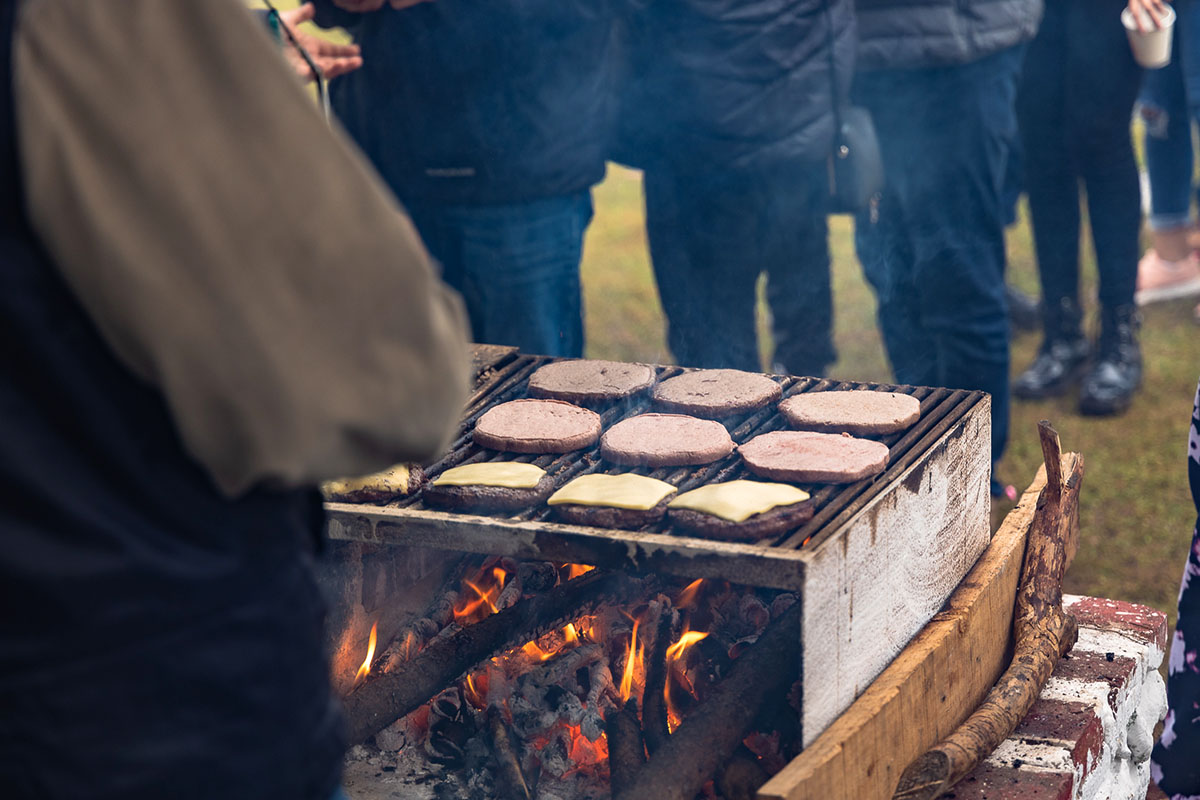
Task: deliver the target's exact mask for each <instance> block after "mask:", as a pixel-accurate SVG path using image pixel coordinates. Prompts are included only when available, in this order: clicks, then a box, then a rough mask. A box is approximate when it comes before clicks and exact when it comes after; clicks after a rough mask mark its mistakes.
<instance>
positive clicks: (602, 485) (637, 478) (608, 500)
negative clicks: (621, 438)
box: [546, 474, 678, 511]
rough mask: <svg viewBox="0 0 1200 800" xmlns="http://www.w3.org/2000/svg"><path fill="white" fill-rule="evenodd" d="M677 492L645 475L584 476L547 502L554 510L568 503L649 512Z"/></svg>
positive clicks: (664, 483) (563, 488)
mask: <svg viewBox="0 0 1200 800" xmlns="http://www.w3.org/2000/svg"><path fill="white" fill-rule="evenodd" d="M677 491H678V489H676V488H675V487H674V486H672V485H671V484H669V483H667V482H666V481H660V480H656V479H654V478H647V477H646V476H644V475H633V474H626V475H580V476H579V477H578V478H576V479H575V480H573V481H571V482H570V483H568V484H567V485H566V486H564V487H562V488H561V489H559V490H558V491H557V492H555V493H554V494H552V495H550V499H549V500H547V501H546V502H547V503H549V504H550V505H552V506H557V505H563V504H565V503H568V504H571V505H579V506H607V507H609V508H628V509H630V510H633V511H649V510H650V509H652V508H654V507H655V506H656V505H658V504H659V503H661V502H662V499H663V498H664V497H666V496H668V495H670V494H674V493H675V492H677Z"/></svg>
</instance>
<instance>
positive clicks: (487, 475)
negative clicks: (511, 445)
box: [433, 461, 546, 489]
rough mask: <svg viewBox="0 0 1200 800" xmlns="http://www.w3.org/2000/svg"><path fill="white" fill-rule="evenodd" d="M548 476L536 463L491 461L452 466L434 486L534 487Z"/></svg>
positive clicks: (439, 477) (440, 476)
mask: <svg viewBox="0 0 1200 800" xmlns="http://www.w3.org/2000/svg"><path fill="white" fill-rule="evenodd" d="M544 477H546V470H544V469H542V468H541V467H539V466H536V465H534V464H519V463H517V462H514V461H489V462H487V463H483V464H464V465H463V466H461V467H451V468H450V469H448V470H446V471H445V472H443V473H442V474H441V475H439V476H438V477H437V480H435V481H434V482H433V485H434V486H502V487H504V488H506V489H532V488H534V487H535V486H537V485H538V482H539V481H540V480H541V479H542V478H544Z"/></svg>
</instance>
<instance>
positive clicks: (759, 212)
mask: <svg viewBox="0 0 1200 800" xmlns="http://www.w3.org/2000/svg"><path fill="white" fill-rule="evenodd" d="M827 181H828V178H827V177H826V176H825V172H824V165H821V164H815V165H814V164H806V163H793V164H778V165H776V166H775V167H774V168H772V169H770V170H763V169H735V168H730V167H725V168H722V167H713V168H712V169H711V170H709V171H708V172H704V173H692V174H676V173H674V172H673V171H671V170H670V169H669V168H666V167H651V168H648V169H647V170H646V173H645V178H644V182H643V186H644V191H645V195H646V235H647V238H648V239H649V242H650V256H651V259H652V261H653V263H654V276H655V279H656V281H657V282H658V293H659V297H660V298H661V299H662V305H663V312H664V314H665V315H666V318H667V343H668V345H669V346H670V348H671V353H672V354H673V355H674V356H675V361H676V363H678V364H682V365H684V366H689V367H710V368H721V367H724V368H734V369H744V370H749V371H751V372H758V371H760V370H761V369H762V364H761V362H760V358H759V349H758V338H757V329H756V325H755V310H756V299H757V295H756V292H755V286H756V282H757V280H758V277H759V275H760V274H762V273H764V272H765V273H766V274H767V300H768V304H769V305H770V308H771V316H772V320H773V323H774V325H773V327H774V330H773V333H774V338H775V357H774V361H775V363H777V364H779V365H780V366H781V368H782V369H783V370H784V371H786V372H788V373H790V374H794V375H823V374H824V373H825V369H826V368H827V367H828V366H829V365H830V364H832V363H833V362H834V361H835V360H836V359H837V355H836V353H835V352H834V347H833V295H832V293H831V289H830V276H829V243H828V230H827V227H826V221H825V211H824V208H823V197H824V193H825V192H827V188H826V187H827Z"/></svg>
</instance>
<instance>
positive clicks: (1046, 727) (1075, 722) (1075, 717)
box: [1013, 700, 1104, 777]
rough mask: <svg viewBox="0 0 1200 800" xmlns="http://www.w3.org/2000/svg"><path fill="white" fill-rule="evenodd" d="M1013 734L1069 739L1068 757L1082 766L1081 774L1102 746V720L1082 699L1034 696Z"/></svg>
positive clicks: (1085, 772) (1034, 737)
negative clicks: (1078, 700) (1034, 698)
mask: <svg viewBox="0 0 1200 800" xmlns="http://www.w3.org/2000/svg"><path fill="white" fill-rule="evenodd" d="M1013 736H1015V737H1018V738H1024V739H1059V740H1063V741H1066V742H1071V743H1072V747H1071V759H1072V760H1073V761H1074V762H1075V763H1076V764H1078V765H1079V766H1080V767H1081V768H1082V770H1083V772H1082V774H1081V777H1083V776H1086V775H1087V773H1089V772H1091V765H1092V764H1095V763H1097V760H1098V759H1099V757H1100V753H1101V751H1102V750H1103V749H1104V723H1103V721H1102V720H1101V719H1100V717H1099V716H1097V715H1096V712H1095V711H1094V710H1093V709H1092V707H1091V706H1089V705H1086V704H1084V703H1068V702H1064V701H1061V700H1038V701H1037V702H1036V703H1034V704H1033V708H1031V709H1029V713H1028V714H1026V715H1025V719H1023V720H1021V724H1020V725H1018V726H1017V729H1016V731H1014V732H1013Z"/></svg>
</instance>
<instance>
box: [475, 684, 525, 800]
mask: <svg viewBox="0 0 1200 800" xmlns="http://www.w3.org/2000/svg"><path fill="white" fill-rule="evenodd" d="M486 720H487V731H488V735H489V738H490V739H491V743H492V760H493V762H494V763H495V767H496V784H497V788H498V789H499V790H500V791H501V792H502V794H501V797H512V798H515V799H516V800H529V798H530V797H532V794H531V792H530V790H529V784H528V783H527V782H526V781H525V774H524V773H523V772H521V762H520V760H519V759H518V758H517V751H516V748H514V747H513V743H512V738H511V737H510V736H509V735H508V726H507V725H506V724H505V723H504V716H503V715H502V714H501V713H500V710H499V709H498V708H496V707H495V706H493V707H491V708H489V709H488V710H487V714H486Z"/></svg>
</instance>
